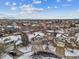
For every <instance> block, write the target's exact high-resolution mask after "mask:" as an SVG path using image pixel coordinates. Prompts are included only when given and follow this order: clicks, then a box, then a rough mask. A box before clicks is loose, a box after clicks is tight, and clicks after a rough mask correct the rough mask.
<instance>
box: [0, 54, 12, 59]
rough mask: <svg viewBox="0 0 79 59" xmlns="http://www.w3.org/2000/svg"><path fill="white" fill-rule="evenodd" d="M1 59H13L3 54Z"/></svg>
mask: <svg viewBox="0 0 79 59" xmlns="http://www.w3.org/2000/svg"><path fill="white" fill-rule="evenodd" d="M1 59H13V58H12V57H11V56H9V55H8V54H4V55H3V56H2V58H1Z"/></svg>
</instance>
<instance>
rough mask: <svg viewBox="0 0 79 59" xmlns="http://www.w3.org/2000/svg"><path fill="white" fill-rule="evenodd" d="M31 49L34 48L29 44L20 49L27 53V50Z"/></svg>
mask: <svg viewBox="0 0 79 59" xmlns="http://www.w3.org/2000/svg"><path fill="white" fill-rule="evenodd" d="M31 49H32V46H31V45H29V46H27V47H23V48H19V49H18V50H19V51H21V52H23V53H27V52H30V51H31Z"/></svg>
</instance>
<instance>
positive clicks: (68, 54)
mask: <svg viewBox="0 0 79 59" xmlns="http://www.w3.org/2000/svg"><path fill="white" fill-rule="evenodd" d="M71 51H72V50H71V49H68V50H65V56H79V50H76V49H74V50H73V53H72V52H71Z"/></svg>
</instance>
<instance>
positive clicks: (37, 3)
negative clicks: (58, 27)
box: [0, 0, 79, 19]
mask: <svg viewBox="0 0 79 59" xmlns="http://www.w3.org/2000/svg"><path fill="white" fill-rule="evenodd" d="M0 18H16V19H57V18H66V19H69V18H71V19H74V18H79V0H0Z"/></svg>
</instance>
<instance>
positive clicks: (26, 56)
mask: <svg viewBox="0 0 79 59" xmlns="http://www.w3.org/2000/svg"><path fill="white" fill-rule="evenodd" d="M32 54H33V52H29V53H26V54H24V55H22V56H20V57H19V58H17V59H31V58H30V55H32Z"/></svg>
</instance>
